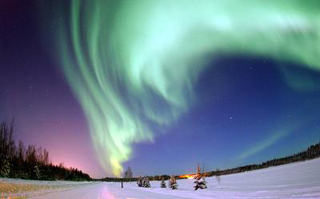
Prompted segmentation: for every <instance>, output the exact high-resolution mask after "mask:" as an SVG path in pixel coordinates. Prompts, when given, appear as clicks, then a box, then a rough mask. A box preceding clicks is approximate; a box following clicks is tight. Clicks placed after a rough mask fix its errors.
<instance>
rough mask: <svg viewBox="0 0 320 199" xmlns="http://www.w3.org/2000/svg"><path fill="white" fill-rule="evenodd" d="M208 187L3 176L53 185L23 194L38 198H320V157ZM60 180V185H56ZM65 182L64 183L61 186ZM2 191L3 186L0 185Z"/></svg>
mask: <svg viewBox="0 0 320 199" xmlns="http://www.w3.org/2000/svg"><path fill="white" fill-rule="evenodd" d="M206 180H207V182H208V189H206V190H198V191H194V190H193V180H191V179H190V180H179V181H178V184H179V189H178V190H170V189H168V188H166V189H162V188H160V182H157V181H155V182H151V186H152V188H139V187H137V186H136V184H135V183H124V188H123V189H122V188H121V187H120V183H107V182H105V183H99V182H95V183H73V182H37V181H21V180H8V179H2V181H3V182H7V181H9V182H10V183H31V184H39V183H41V185H43V184H45V185H48V186H50V187H52V188H51V189H49V190H40V191H35V192H28V193H23V194H21V193H19V195H16V196H22V197H27V198H35V199H60V198H61V199H62V198H63V199H106V198H108V199H118V198H121V199H122V198H124V199H136V198H143V199H147V198H148V199H159V198H165V199H174V198H175V199H180V198H196V199H205V198H226V199H227V198H228V199H236V198H255V199H256V198H264V199H267V198H285V199H287V198H295V199H297V198H301V199H302V198H303V199H304V198H314V199H316V198H318V199H319V198H320V159H315V160H311V161H306V162H300V163H294V164H289V165H284V166H278V167H272V168H268V169H263V170H257V171H253V172H246V173H240V174H233V175H226V176H221V184H220V185H218V184H217V181H216V179H215V178H207V179H206ZM57 184H58V187H55V186H56V185H57ZM61 185H63V186H61ZM0 192H1V187H0Z"/></svg>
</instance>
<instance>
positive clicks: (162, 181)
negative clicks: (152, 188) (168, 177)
mask: <svg viewBox="0 0 320 199" xmlns="http://www.w3.org/2000/svg"><path fill="white" fill-rule="evenodd" d="M160 185H161V188H166V187H167V186H166V182H165V181H164V178H162V180H161V184H160Z"/></svg>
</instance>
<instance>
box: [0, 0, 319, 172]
mask: <svg viewBox="0 0 320 199" xmlns="http://www.w3.org/2000/svg"><path fill="white" fill-rule="evenodd" d="M49 2H50V1H49ZM35 7H36V9H37V10H39V12H38V17H39V19H38V20H36V21H37V23H38V25H39V27H41V28H39V32H40V33H39V34H40V36H39V38H42V39H43V40H45V41H46V42H45V49H46V51H47V52H48V53H50V55H51V57H52V58H53V59H54V63H56V64H54V65H57V66H54V67H55V69H56V70H58V71H62V73H63V77H65V79H66V82H67V84H68V85H69V86H70V88H71V90H72V92H73V93H74V95H75V98H76V100H77V102H79V104H80V106H81V110H82V111H83V113H84V115H85V118H86V122H87V125H88V129H89V132H88V133H90V137H91V142H92V145H93V147H94V150H95V153H96V156H97V158H98V161H99V163H100V165H101V166H102V167H103V169H104V172H106V173H107V174H108V175H115V176H120V175H121V173H122V170H123V165H126V164H129V163H131V164H132V165H136V167H138V166H137V165H138V162H139V161H146V162H148V161H151V160H155V159H156V158H155V157H151V156H152V155H151V154H149V155H143V153H142V152H141V151H140V148H139V147H143V146H144V145H145V147H146V148H145V153H146V154H148V151H149V152H151V151H153V152H154V153H160V152H159V151H160V149H161V150H163V148H166V147H169V146H172V145H177V146H176V147H177V148H180V149H182V148H184V147H183V146H182V145H183V144H184V143H188V144H189V145H192V144H191V143H190V141H191V140H194V139H195V136H197V135H202V136H203V137H209V138H210V139H212V140H220V142H221V143H224V144H221V143H220V144H216V145H217V146H221V147H222V146H223V145H229V144H230V146H231V145H232V144H231V143H235V142H236V141H237V140H235V139H234V138H230V137H238V136H239V137H242V138H243V140H241V141H239V143H238V144H239V145H236V146H235V147H234V148H232V147H231V149H228V152H221V154H218V153H219V152H217V151H219V150H220V149H216V151H215V152H214V153H217V154H216V155H217V156H218V157H220V156H221V157H220V158H215V160H213V161H216V159H218V160H219V162H220V163H221V162H223V158H222V156H224V155H225V156H227V155H230V154H232V155H233V156H235V157H234V160H233V161H231V160H228V161H229V162H228V163H230V164H228V163H221V164H218V165H215V166H216V167H218V166H219V167H230V165H237V164H242V163H243V162H254V161H260V160H261V158H258V159H257V158H256V159H255V158H252V159H250V157H252V156H254V155H255V154H259V153H261V152H263V151H265V150H270V151H272V150H271V149H270V146H273V144H275V143H277V142H279V140H281V139H284V138H288V137H290V135H294V134H296V133H295V132H297V131H302V130H303V131H306V132H309V134H310V135H311V134H312V135H313V137H312V136H310V139H309V140H307V141H305V142H303V143H300V144H296V146H297V147H296V148H295V149H293V150H297V149H298V148H299V149H300V148H301V147H303V146H306V145H307V144H306V143H311V142H312V141H317V140H314V139H317V138H318V134H319V132H318V130H317V128H319V126H318V125H317V122H318V120H317V117H318V116H319V114H318V113H317V111H316V110H317V109H318V108H319V99H320V98H319V90H320V87H319V85H320V80H319V77H320V75H319V74H320V48H319V45H320V21H319V19H320V12H319V9H320V3H319V1H316V0H304V1H302V0H292V1H287V0H270V1H259V0H243V1H239V0H228V1H221V0H201V1H191V0H186V1H173V0H150V1H144V0H135V1H129V0H128V1H105V0H90V1H89V0H69V1H63V0H61V1H52V2H50V3H48V5H44V3H39V5H38V4H37V5H36V6H35ZM265 60H267V62H265ZM39 67H40V66H39ZM54 67H52V68H54ZM248 67H249V69H250V70H248V71H247V70H246V69H245V68H248ZM265 68H271V69H270V70H267V69H265ZM257 71H260V72H257ZM206 74H211V76H209V77H207V78H204V76H206ZM216 74H220V75H216ZM255 76H256V77H255ZM242 77H247V79H250V81H249V80H248V82H250V83H248V84H246V83H245V82H246V81H247V80H246V81H244V80H241V81H238V78H242ZM262 80H263V82H262ZM240 85H246V87H247V89H243V87H241V86H240ZM260 85H266V88H268V89H269V90H263V89H264V87H260ZM237 86H239V88H240V90H241V91H239V90H237ZM239 88H238V89H239ZM250 90H252V92H249V91H250ZM278 90H281V92H280V91H278ZM206 93H208V94H206ZM250 93H251V94H250ZM251 95H253V96H256V98H255V100H252V101H250V100H251V99H249V98H250V96H251ZM223 96H232V100H231V99H229V101H228V99H227V98H224V97H223ZM248 96H249V97H248ZM230 98H231V97H230ZM213 99H214V100H213ZM216 99H218V100H217V102H216V101H215V100H216ZM220 99H224V100H221V101H223V102H222V103H223V104H221V102H218V101H220ZM288 99H290V100H288ZM291 99H292V100H291ZM243 100H249V101H250V103H247V102H246V103H243V105H244V106H243V107H242V108H239V107H237V106H235V105H236V104H237V103H239V106H240V105H241V101H243ZM261 100H262V101H263V100H264V101H263V103H262V102H261ZM286 100H287V101H286ZM308 100H309V101H310V103H309V102H308V103H305V102H303V103H301V102H302V101H308ZM243 102H244V101H243ZM214 104H219V106H215V105H214ZM249 104H250V105H249ZM280 105H281V107H278V106H280ZM297 106H299V108H297ZM66 107H67V106H66ZM230 107H233V109H232V110H231V108H230ZM0 108H1V107H0ZM229 109H230V110H229ZM0 110H1V109H0ZM271 110H272V111H271ZM255 111H256V112H255ZM259 111H260V112H259ZM225 112H228V113H225ZM229 112H232V113H233V114H231V113H229ZM7 115H11V114H7ZM203 115H205V116H206V118H215V120H211V119H205V120H206V122H203V121H200V122H197V121H198V119H199V118H203V117H202V116H203ZM234 115H237V116H234ZM255 115H258V116H256V117H255ZM288 115H289V116H290V117H287V116H288ZM284 117H285V119H283V118H284ZM219 118H220V119H219ZM222 118H227V120H226V121H227V122H235V121H237V122H238V123H237V124H230V125H225V121H222ZM261 118H265V119H264V120H262V119H261ZM260 120H261V121H262V122H261V123H259V125H257V126H256V124H255V125H254V126H255V127H247V126H246V127H244V126H245V124H247V123H258V122H259V121H260ZM233 125H235V126H233ZM195 126H198V127H199V128H200V130H195V131H194V132H189V131H190V129H193V128H194V127H195ZM224 126H225V127H224ZM258 126H259V127H258ZM308 126H309V128H308ZM198 127H197V128H198ZM229 127H230V129H229ZM173 129H174V130H175V131H177V132H180V134H175V133H174V132H172V131H174V130H173ZM306 129H307V130H306ZM248 130H250V132H246V131H248ZM183 131H184V132H183ZM197 131H199V132H197ZM187 132H189V133H187ZM256 132H260V133H256ZM178 135H179V136H178ZM72 136H74V137H76V134H75V133H74V134H72ZM228 136H230V137H228ZM298 137H299V136H296V138H298ZM173 138H174V139H173ZM169 139H172V140H171V141H169ZM231 140H232V141H231ZM248 140H250V142H249V141H248ZM293 142H294V141H291V143H293ZM202 146H203V147H208V148H209V149H210V150H211V149H212V148H210V147H209V146H211V143H209V142H208V143H207V141H206V140H202V141H199V143H198V144H196V145H195V146H194V147H195V148H196V147H202ZM240 146H241V147H240ZM298 146H299V147H298ZM191 149H192V147H191ZM191 149H190V150H191ZM177 150H178V149H177ZM195 150H197V149H195ZM212 150H213V149H212ZM224 150H225V149H224ZM229 150H230V151H237V152H233V153H231V152H230V151H229ZM274 150H275V149H274ZM139 151H140V152H139ZM142 151H143V150H142ZM178 151H179V150H178ZM221 151H222V150H221ZM278 151H280V152H279V153H276V152H274V151H273V152H272V154H274V155H273V156H277V155H279V154H289V153H290V152H289V150H288V149H285V150H284V149H282V150H280V149H279V150H278ZM182 153H183V154H184V153H186V154H187V153H188V152H186V151H182ZM189 153H190V152H189ZM186 154H184V155H182V154H181V153H179V155H181V158H182V159H183V160H184V161H186V159H187V158H189V159H192V161H191V162H192V163H194V162H196V161H202V162H204V161H206V160H207V161H209V160H208V159H209V158H210V153H208V155H205V156H204V157H203V159H202V158H197V156H196V155H191V156H192V157H187V155H186ZM222 154H223V155H222ZM165 155H166V156H170V154H168V153H167V152H163V156H165ZM161 156H162V155H159V158H160V157H161ZM175 156H177V154H176V153H174V152H173V154H172V158H173V157H175ZM264 157H270V156H268V155H265V156H264ZM169 159H170V158H169ZM134 161H137V162H134ZM209 162H210V161H209ZM231 162H232V163H231ZM176 164H177V165H178V164H179V163H178V162H176ZM190 164H191V163H190ZM214 164H215V163H208V165H209V166H214ZM160 166H161V165H160ZM160 166H159V167H160ZM162 166H163V165H162ZM179 169H180V170H179ZM183 169H185V170H183ZM183 169H182V168H179V167H178V166H176V170H175V172H178V171H181V172H182V171H189V170H187V169H186V168H183ZM139 172H140V173H143V172H142V169H141V170H138V173H139ZM149 172H151V171H149Z"/></svg>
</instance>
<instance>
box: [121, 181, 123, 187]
mask: <svg viewBox="0 0 320 199" xmlns="http://www.w3.org/2000/svg"><path fill="white" fill-rule="evenodd" d="M121 188H123V181H122V180H121Z"/></svg>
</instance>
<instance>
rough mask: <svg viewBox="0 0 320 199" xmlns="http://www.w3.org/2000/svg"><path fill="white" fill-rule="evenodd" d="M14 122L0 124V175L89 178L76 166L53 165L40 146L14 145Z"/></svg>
mask: <svg viewBox="0 0 320 199" xmlns="http://www.w3.org/2000/svg"><path fill="white" fill-rule="evenodd" d="M13 136H14V122H13V121H12V122H11V125H8V124H7V123H6V122H2V123H1V124H0V177H7V178H21V179H32V180H72V181H83V180H91V178H90V176H89V175H88V174H85V173H83V172H82V171H80V170H78V169H76V168H65V167H64V166H63V164H62V163H61V164H60V165H58V166H57V165H53V164H52V163H51V162H50V160H49V152H48V151H47V150H46V149H45V148H42V147H38V148H36V146H34V145H28V146H27V147H26V146H25V145H24V143H23V142H22V141H19V144H18V145H16V143H15V141H14V138H13Z"/></svg>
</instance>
